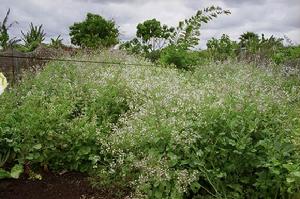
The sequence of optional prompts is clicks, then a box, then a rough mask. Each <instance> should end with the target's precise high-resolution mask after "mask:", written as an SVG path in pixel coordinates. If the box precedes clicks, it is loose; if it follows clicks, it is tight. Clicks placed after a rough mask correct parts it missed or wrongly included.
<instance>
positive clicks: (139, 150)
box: [0, 55, 300, 199]
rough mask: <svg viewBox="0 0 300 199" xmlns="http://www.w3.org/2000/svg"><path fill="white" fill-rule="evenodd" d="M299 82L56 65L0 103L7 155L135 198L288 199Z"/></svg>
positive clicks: (230, 73) (261, 75) (295, 183)
mask: <svg viewBox="0 0 300 199" xmlns="http://www.w3.org/2000/svg"><path fill="white" fill-rule="evenodd" d="M98 56H99V55H98ZM98 56H97V57H98ZM109 57H110V59H112V58H113V56H112V55H109ZM85 58H86V57H85ZM89 59H93V57H89ZM117 59H119V58H117ZM119 61H126V62H127V63H143V62H142V61H139V60H136V59H134V58H132V57H126V58H125V60H119ZM292 82H294V80H293V81H291V80H290V79H286V78H285V77H283V76H281V75H280V74H278V73H277V72H275V71H272V70H268V71H265V70H262V69H259V68H255V67H252V66H251V65H245V64H243V65H242V64H236V63H230V64H219V65H203V66H201V67H197V68H195V69H194V72H193V73H190V72H184V71H181V70H176V69H172V68H163V67H149V66H142V65H141V66H126V67H123V66H122V67H116V66H107V67H104V66H103V67H99V66H92V65H84V64H81V63H77V64H74V65H64V64H58V63H53V64H52V65H48V67H47V68H46V69H45V71H43V72H41V74H39V75H38V76H37V77H36V78H33V79H30V80H28V81H26V82H25V83H24V84H23V85H22V86H21V87H19V88H17V89H16V90H13V91H10V92H7V93H4V95H1V96H0V100H1V102H2V101H3V102H4V103H1V104H0V111H1V117H0V149H7V150H11V151H13V153H14V154H15V155H14V156H16V158H17V160H18V161H19V162H21V163H25V165H28V164H29V165H40V164H41V165H48V166H49V167H50V168H56V169H73V170H79V171H87V170H88V171H90V172H91V174H92V175H93V177H94V182H95V184H98V185H101V186H104V185H105V186H110V187H111V186H114V187H115V186H117V187H118V188H119V189H121V188H122V187H123V186H125V187H126V188H127V186H129V187H130V190H131V191H132V198H139V199H140V198H172V199H176V198H289V197H291V196H292V195H293V194H294V193H296V192H299V188H300V175H299V173H300V164H299V139H298V138H297V132H298V131H299V127H300V122H299V117H298V115H299V107H300V104H299V89H300V87H299V84H294V83H292ZM13 158H14V157H13V156H12V157H11V159H13Z"/></svg>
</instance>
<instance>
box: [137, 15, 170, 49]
mask: <svg viewBox="0 0 300 199" xmlns="http://www.w3.org/2000/svg"><path fill="white" fill-rule="evenodd" d="M172 32H174V28H172V27H171V28H168V26H167V25H161V23H160V21H157V20H156V19H151V20H146V21H144V22H143V23H140V24H138V25H137V32H136V36H137V38H139V39H140V40H141V43H142V44H143V45H144V46H146V49H145V50H147V51H150V52H152V51H155V50H159V49H162V48H163V47H165V46H166V45H167V44H168V39H169V38H170V36H171V33H172Z"/></svg>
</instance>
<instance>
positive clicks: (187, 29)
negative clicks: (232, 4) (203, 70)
mask: <svg viewBox="0 0 300 199" xmlns="http://www.w3.org/2000/svg"><path fill="white" fill-rule="evenodd" d="M221 14H225V15H228V14H230V11H229V10H223V9H222V8H221V7H219V6H217V7H216V6H211V7H207V8H204V9H203V10H198V11H197V13H196V14H195V15H194V16H192V17H191V18H189V19H185V20H184V21H180V22H179V24H178V26H177V28H176V31H175V32H174V34H173V36H172V38H171V43H173V44H175V45H177V46H178V47H180V48H183V49H189V48H194V47H196V46H197V45H198V44H199V41H200V38H199V36H200V28H201V26H202V24H203V23H208V22H209V21H211V20H212V19H214V18H217V17H218V15H221Z"/></svg>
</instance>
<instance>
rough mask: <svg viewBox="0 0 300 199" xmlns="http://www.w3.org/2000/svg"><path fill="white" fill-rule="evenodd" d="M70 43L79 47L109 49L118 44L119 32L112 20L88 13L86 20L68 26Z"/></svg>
mask: <svg viewBox="0 0 300 199" xmlns="http://www.w3.org/2000/svg"><path fill="white" fill-rule="evenodd" d="M70 37H71V43H72V44H74V45H77V46H81V47H87V48H100V47H111V46H113V45H116V44H117V43H118V42H119V39H118V37H119V30H118V28H117V26H116V24H115V22H114V21H113V20H106V19H105V18H103V17H102V16H100V15H96V14H92V13H88V14H87V16H86V19H85V20H84V21H82V22H79V23H74V24H73V25H72V26H70Z"/></svg>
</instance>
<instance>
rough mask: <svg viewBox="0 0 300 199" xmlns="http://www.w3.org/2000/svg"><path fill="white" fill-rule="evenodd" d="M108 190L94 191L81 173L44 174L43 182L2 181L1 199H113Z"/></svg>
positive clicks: (25, 180) (23, 179)
mask: <svg viewBox="0 0 300 199" xmlns="http://www.w3.org/2000/svg"><path fill="white" fill-rule="evenodd" d="M112 195H113V194H112V193H111V192H109V191H107V190H98V189H94V188H92V187H91V186H90V184H89V183H88V180H87V177H86V176H85V175H84V174H79V173H66V174H63V175H57V174H52V173H47V174H43V179H42V180H29V179H28V178H25V177H22V178H20V179H18V180H12V179H9V180H1V181H0V199H41V198H42V199H113V198H114V197H113V196H112Z"/></svg>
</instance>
